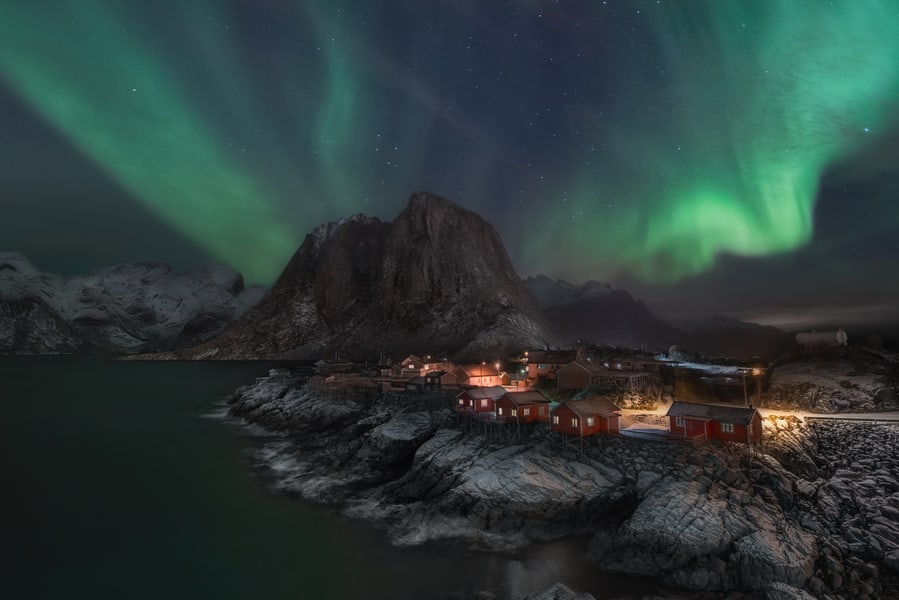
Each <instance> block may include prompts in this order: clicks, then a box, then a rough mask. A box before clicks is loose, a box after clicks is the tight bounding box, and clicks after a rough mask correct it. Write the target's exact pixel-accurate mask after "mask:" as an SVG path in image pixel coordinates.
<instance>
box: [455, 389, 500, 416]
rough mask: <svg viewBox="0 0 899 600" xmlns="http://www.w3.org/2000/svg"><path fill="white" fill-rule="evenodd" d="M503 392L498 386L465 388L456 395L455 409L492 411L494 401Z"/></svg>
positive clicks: (476, 411)
mask: <svg viewBox="0 0 899 600" xmlns="http://www.w3.org/2000/svg"><path fill="white" fill-rule="evenodd" d="M505 393H506V390H505V389H504V388H502V387H500V386H495V387H486V388H472V389H470V390H465V391H464V392H462V393H460V394H459V395H458V396H456V410H465V411H468V412H475V413H484V412H493V411H494V410H495V408H496V401H497V400H498V399H499V398H500V397H501V396H502V395H503V394H505Z"/></svg>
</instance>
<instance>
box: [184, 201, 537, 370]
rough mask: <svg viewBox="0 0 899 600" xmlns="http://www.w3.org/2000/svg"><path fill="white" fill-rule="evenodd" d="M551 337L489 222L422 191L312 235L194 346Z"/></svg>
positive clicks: (269, 349) (352, 348) (233, 352)
mask: <svg viewBox="0 0 899 600" xmlns="http://www.w3.org/2000/svg"><path fill="white" fill-rule="evenodd" d="M554 341H555V339H554V337H553V336H552V334H551V333H550V331H549V329H548V327H547V325H546V324H545V323H544V321H543V318H542V316H541V315H540V312H539V309H538V308H537V304H536V301H535V300H534V298H533V296H532V295H531V294H530V292H529V291H528V290H527V289H526V288H525V287H524V285H523V284H522V282H521V280H520V279H519V277H518V275H517V274H516V273H515V270H514V268H513V267H512V263H511V261H510V260H509V256H508V254H507V253H506V250H505V247H504V246H503V243H502V241H501V239H500V237H499V234H497V232H496V230H495V229H494V228H493V226H492V225H490V224H489V223H487V222H486V221H485V220H484V219H482V218H481V217H480V216H478V215H477V214H475V213H473V212H471V211H468V210H465V209H463V208H461V207H459V206H457V205H455V204H453V203H452V202H449V201H447V200H445V199H443V198H440V197H439V196H435V195H433V194H429V193H426V192H419V193H416V194H413V196H412V197H411V198H410V200H409V204H408V205H407V207H406V208H405V210H403V211H402V212H401V213H400V214H399V215H398V216H397V218H396V219H395V220H394V221H393V223H384V222H382V221H380V220H378V219H374V218H371V217H366V216H364V215H357V216H354V217H350V218H348V219H344V220H342V221H339V222H337V223H330V224H328V225H324V226H321V227H319V228H317V229H316V230H315V231H313V232H312V233H311V234H309V235H307V236H306V239H305V240H304V242H303V244H302V245H301V246H300V249H299V250H297V252H296V254H295V255H294V256H293V258H292V259H291V260H290V263H289V264H288V265H287V267H286V268H285V270H284V272H283V273H282V275H281V277H280V278H279V279H278V281H277V283H276V284H275V286H274V287H273V288H272V291H271V292H270V293H269V295H268V296H267V297H266V298H265V299H264V300H263V301H262V302H261V303H260V304H259V305H258V306H257V307H256V308H254V309H253V310H252V311H250V312H248V313H247V315H245V317H244V318H243V319H241V320H240V321H239V322H238V323H237V324H236V325H235V326H234V327H232V328H231V329H229V330H228V331H226V332H225V333H224V334H223V335H221V336H219V337H217V338H215V339H213V340H210V341H209V342H207V343H205V344H202V345H201V346H199V347H197V348H195V349H193V350H192V351H191V352H190V356H191V357H194V358H255V357H292V358H305V357H312V356H321V355H329V354H331V353H334V352H339V353H341V354H342V355H345V356H348V357H357V356H358V357H362V356H372V355H374V354H377V353H378V352H400V353H408V352H426V353H430V354H438V353H445V354H451V355H455V356H456V357H466V356H468V357H472V356H475V355H479V354H482V353H486V352H493V351H497V350H501V349H504V348H516V349H517V348H520V347H522V346H528V347H542V346H545V345H547V344H550V343H553V342H554Z"/></svg>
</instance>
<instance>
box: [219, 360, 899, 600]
mask: <svg viewBox="0 0 899 600" xmlns="http://www.w3.org/2000/svg"><path fill="white" fill-rule="evenodd" d="M441 401H442V402H443V404H442V405H441ZM230 404H231V409H230V414H231V415H232V416H235V417H239V418H241V419H243V420H244V421H245V422H247V423H252V424H255V425H257V426H261V427H263V428H264V429H266V430H268V431H277V432H280V433H281V434H282V437H281V438H280V441H279V442H278V443H279V444H280V446H279V447H278V449H277V451H275V452H273V454H272V455H271V456H270V457H269V459H270V464H272V465H274V467H273V469H272V475H273V478H274V479H275V482H276V483H275V485H276V487H277V488H278V489H279V490H281V491H282V492H284V493H287V494H292V495H296V496H299V497H302V498H304V499H306V500H311V501H314V502H318V503H323V504H328V505H332V506H336V507H338V508H339V509H340V510H341V511H342V512H343V513H344V514H346V515H348V516H350V517H354V518H360V519H365V520H367V521H371V522H374V523H376V524H377V525H378V526H379V527H381V528H383V529H384V530H385V531H386V532H387V534H388V535H389V537H390V539H391V540H392V542H393V543H395V544H400V545H418V544H425V543H443V542H461V543H468V544H472V545H475V546H476V547H479V548H483V549H487V550H491V549H492V550H498V549H509V548H515V547H521V546H523V545H526V544H529V543H535V542H542V541H549V540H558V539H564V538H567V537H571V536H578V535H587V536H592V540H591V542H590V550H589V554H590V557H591V558H592V559H593V560H594V561H595V562H596V565H597V567H598V568H601V569H604V570H607V571H610V572H616V573H627V574H632V575H642V576H647V577H654V578H658V580H659V581H660V582H662V583H663V584H666V585H672V586H676V587H679V588H684V589H685V590H701V591H705V592H728V591H735V590H736V591H740V592H744V593H750V594H766V595H771V594H774V593H775V590H780V591H779V592H778V593H784V592H783V590H784V589H794V590H796V592H795V593H796V594H797V595H795V596H792V597H801V596H800V595H799V594H800V592H799V590H800V589H801V588H806V589H809V590H810V591H812V592H814V593H816V594H818V595H821V594H822V593H832V594H837V595H834V596H833V597H862V596H861V595H860V594H854V595H852V596H849V595H840V594H843V591H842V590H840V587H841V586H842V584H843V581H842V577H844V576H845V577H846V579H847V581H848V580H850V579H851V580H852V581H853V582H854V583H855V584H856V585H857V589H859V590H861V591H862V592H863V593H864V592H865V591H867V590H868V589H869V588H870V590H871V591H872V592H873V593H879V594H881V595H879V596H877V597H888V596H886V595H882V594H884V592H885V591H886V592H887V593H892V592H890V591H889V590H885V589H884V587H883V584H887V585H890V582H891V581H893V580H894V579H895V575H894V574H891V573H892V572H891V567H890V565H891V564H892V563H891V560H892V559H891V558H890V556H892V555H890V554H889V552H890V551H891V548H890V547H889V543H890V542H889V537H887V538H886V542H884V541H883V540H880V538H876V539H875V538H871V539H875V541H874V542H873V544H875V545H879V546H877V547H880V549H881V551H882V552H881V554H880V556H879V557H878V556H877V555H876V554H872V553H871V547H872V546H871V543H872V542H870V541H869V543H868V545H867V546H864V547H862V545H860V544H858V543H857V544H856V546H855V547H848V548H845V549H844V548H843V547H842V546H840V545H839V544H838V543H835V542H834V538H837V539H842V538H841V536H843V535H844V533H845V532H843V531H842V530H832V529H833V528H831V530H828V529H827V528H826V526H825V525H823V524H822V522H825V521H826V520H827V518H828V516H831V517H832V516H834V514H836V515H840V514H842V513H841V512H840V511H844V512H845V511H847V510H851V507H841V506H839V505H836V507H835V508H834V502H836V501H835V500H833V498H832V497H833V494H831V493H830V492H829V490H831V489H832V488H836V489H842V488H840V485H841V484H834V478H833V477H831V478H830V479H827V480H825V479H824V477H825V476H827V475H833V476H835V477H836V478H837V479H836V480H837V481H840V482H844V483H843V484H842V485H843V486H844V487H845V486H846V485H850V486H851V485H853V483H858V482H859V481H865V479H864V477H855V476H853V478H852V479H847V478H846V477H845V475H846V474H845V473H843V472H842V471H840V470H839V469H835V470H832V473H831V472H825V471H827V469H825V468H822V467H819V466H818V465H819V464H828V463H827V461H828V457H822V456H819V452H818V449H817V448H816V447H815V444H816V443H817V442H815V441H814V440H813V439H812V438H813V437H814V435H813V434H814V430H815V429H816V428H818V429H820V428H821V427H824V428H832V427H834V425H833V424H824V425H817V424H816V425H809V424H806V423H800V422H799V421H798V420H797V422H796V423H787V422H786V421H784V420H783V419H780V420H779V421H778V420H776V419H774V418H769V419H767V420H766V434H767V441H766V444H765V446H766V448H765V451H764V453H763V454H760V455H758V456H756V457H755V458H754V459H753V465H752V469H751V470H748V471H747V468H746V466H747V460H746V459H747V457H746V453H745V450H744V449H738V448H735V447H733V446H729V445H711V444H709V445H706V446H702V447H700V448H688V447H685V446H681V445H677V444H668V443H659V442H647V441H645V440H633V439H627V438H623V437H607V436H603V437H602V438H598V439H597V440H595V441H593V442H591V443H590V444H588V445H587V450H586V452H585V454H584V456H583V457H581V456H580V455H579V453H578V452H576V451H575V449H574V448H570V447H566V446H565V445H564V444H560V443H559V440H557V439H554V438H553V436H551V435H549V433H548V431H545V430H542V429H540V428H535V431H533V432H531V434H530V435H529V436H528V437H527V438H525V439H524V440H523V442H521V443H515V444H509V443H506V442H502V443H501V442H496V441H490V440H488V439H485V438H484V437H482V436H479V435H477V434H474V433H470V432H465V431H463V430H462V429H460V427H459V424H458V423H456V422H454V419H455V417H454V416H453V413H452V412H451V411H450V410H449V408H448V407H449V406H450V403H449V402H448V401H446V398H444V399H442V400H441V399H438V398H430V399H427V400H425V399H422V398H421V397H415V396H411V397H409V396H406V397H402V398H400V397H389V396H385V395H382V394H379V393H373V392H371V393H362V392H353V393H339V394H338V393H336V392H334V391H330V392H329V391H328V390H326V389H324V388H319V389H316V388H313V387H312V386H309V385H306V384H304V383H303V382H302V381H300V380H295V379H292V378H291V377H289V376H286V375H283V374H279V375H275V376H270V377H266V378H260V379H259V380H258V381H257V382H256V383H255V384H252V385H249V386H243V387H241V388H239V389H238V390H237V392H236V393H235V394H234V396H233V397H232V398H231V399H230ZM838 427H841V428H842V427H849V428H852V427H864V425H851V424H850V425H843V424H840V425H839V426H838ZM879 431H880V432H881V433H882V434H884V435H887V436H895V437H896V439H899V428H896V427H887V428H884V429H881V430H879ZM831 437H832V436H829V437H828V439H830V438H831ZM885 447H886V448H889V446H885ZM850 450H851V449H850ZM841 451H842V452H844V453H845V449H843V450H841ZM887 458H888V459H889V458H890V457H887ZM893 458H895V457H893ZM887 462H889V461H887ZM809 465H815V467H816V468H817V469H818V471H817V472H815V473H812V472H811V470H810V469H809ZM897 465H899V461H896V460H893V461H892V462H890V463H889V466H890V468H893V469H895V468H897ZM803 469H805V471H803ZM844 471H845V469H844ZM897 474H899V473H895V472H894V473H893V475H894V476H895V475H897ZM803 475H804V476H805V477H808V478H812V481H810V480H809V479H806V478H805V477H803ZM813 475H814V478H813ZM894 480H895V478H894ZM819 490H823V493H819ZM890 494H892V492H889V493H887V494H886V496H884V497H882V498H880V499H879V500H878V499H873V500H872V502H874V503H875V504H876V503H877V502H879V504H878V506H882V507H886V509H885V510H886V512H887V513H888V514H892V513H890V510H891V508H890V507H891V506H892V504H891V503H895V504H897V506H896V508H897V509H899V493H896V494H892V495H890ZM819 497H820V502H819ZM828 502H829V503H830V504H828ZM827 506H831V511H830V513H831V514H830V515H828V513H827V511H826V510H825V508H826V507H827ZM881 526H882V528H883V529H882V531H881V533H883V534H884V535H887V536H889V535H890V534H891V532H892V531H894V530H893V529H890V527H891V526H889V525H884V524H881ZM893 526H895V523H894V524H893ZM855 529H857V528H855ZM895 531H897V532H899V528H897V529H895ZM852 533H853V534H854V531H853V532H852ZM893 539H899V536H897V537H896V538H893ZM834 548H836V550H834ZM844 550H845V552H844ZM835 552H837V553H840V554H839V559H837V560H835V559H834V554H835ZM856 555H859V556H858V557H857V558H856V561H850V559H851V558H852V557H853V556H856ZM858 561H861V562H860V564H857V563H858ZM840 573H841V574H840ZM881 580H883V582H881ZM878 587H879V588H880V590H879V591H878ZM782 597H783V596H782ZM785 597H789V596H785Z"/></svg>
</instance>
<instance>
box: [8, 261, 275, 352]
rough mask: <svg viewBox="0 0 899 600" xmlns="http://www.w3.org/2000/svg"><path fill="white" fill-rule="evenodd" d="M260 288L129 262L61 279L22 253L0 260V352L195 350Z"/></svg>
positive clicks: (219, 272) (220, 271) (221, 275)
mask: <svg viewBox="0 0 899 600" xmlns="http://www.w3.org/2000/svg"><path fill="white" fill-rule="evenodd" d="M264 293H265V290H264V289H263V288H259V287H257V286H251V287H249V288H245V287H244V284H243V278H242V277H241V275H240V273H238V272H237V271H235V270H233V269H230V268H228V267H224V266H221V265H206V266H203V267H200V268H197V269H194V270H191V271H187V272H184V273H176V272H174V271H173V270H172V268H171V267H170V266H168V265H165V264H161V263H149V262H143V263H134V264H127V265H118V266H114V267H108V268H104V269H99V270H96V271H93V272H91V273H88V274H86V275H82V276H78V277H70V278H63V277H60V276H57V275H52V274H44V273H41V272H40V271H38V270H37V269H36V268H35V267H34V266H33V265H32V264H31V263H30V262H28V260H27V259H26V258H25V257H23V256H22V255H21V254H17V253H2V254H0V352H7V353H9V352H16V353H27V354H51V353H68V352H77V351H93V352H138V351H149V350H158V349H168V348H173V347H177V346H182V345H188V344H195V343H198V342H200V341H202V340H205V339H207V338H209V337H211V336H212V335H214V334H216V333H218V332H219V331H221V330H222V329H223V328H224V326H225V325H227V324H228V323H230V322H232V321H233V320H235V319H236V318H237V317H239V316H240V315H241V314H243V313H244V312H245V311H246V310H247V309H248V308H250V307H251V306H253V305H254V304H256V303H257V302H258V301H259V300H260V299H261V298H262V296H263V295H264Z"/></svg>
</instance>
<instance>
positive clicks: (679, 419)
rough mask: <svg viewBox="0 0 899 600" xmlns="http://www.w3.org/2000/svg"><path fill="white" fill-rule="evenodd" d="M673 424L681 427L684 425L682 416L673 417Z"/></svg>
mask: <svg viewBox="0 0 899 600" xmlns="http://www.w3.org/2000/svg"><path fill="white" fill-rule="evenodd" d="M674 424H675V425H676V426H677V427H683V426H684V418H683V417H674Z"/></svg>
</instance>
